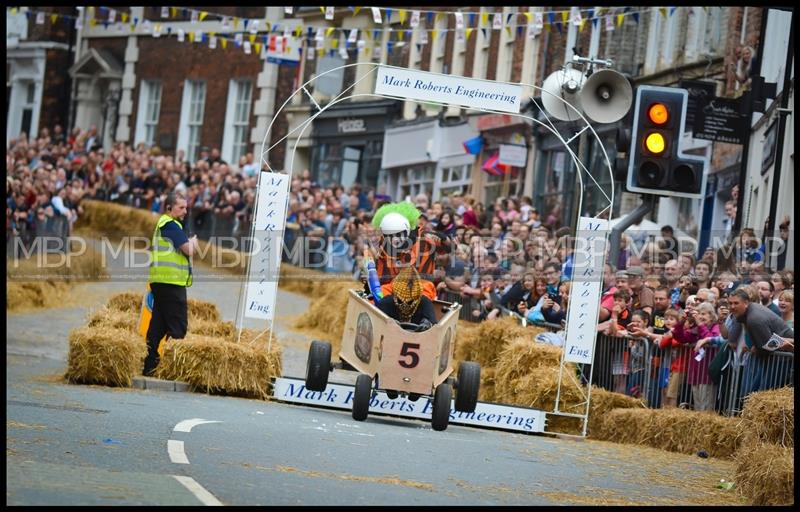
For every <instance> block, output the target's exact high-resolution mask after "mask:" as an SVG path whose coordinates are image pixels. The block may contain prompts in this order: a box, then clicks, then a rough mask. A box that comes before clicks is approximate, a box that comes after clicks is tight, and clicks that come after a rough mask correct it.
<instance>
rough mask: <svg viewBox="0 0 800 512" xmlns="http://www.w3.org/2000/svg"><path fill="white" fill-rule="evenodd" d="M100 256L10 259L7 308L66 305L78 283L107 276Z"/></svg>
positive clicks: (93, 253)
mask: <svg viewBox="0 0 800 512" xmlns="http://www.w3.org/2000/svg"><path fill="white" fill-rule="evenodd" d="M107 275H108V274H107V273H106V271H105V269H104V268H103V267H102V265H101V259H100V255H99V254H98V253H97V251H95V250H94V249H92V248H90V247H87V248H86V250H85V251H83V252H80V253H78V252H76V251H73V252H70V253H69V254H68V255H63V254H47V253H45V254H37V255H36V256H33V257H31V258H24V259H13V258H7V259H6V280H7V283H6V310H9V311H14V310H20V309H31V308H51V307H57V306H62V305H63V304H65V301H66V300H67V297H68V293H69V291H70V290H71V289H72V287H73V285H74V284H75V283H76V282H80V281H87V280H98V279H100V278H103V277H107Z"/></svg>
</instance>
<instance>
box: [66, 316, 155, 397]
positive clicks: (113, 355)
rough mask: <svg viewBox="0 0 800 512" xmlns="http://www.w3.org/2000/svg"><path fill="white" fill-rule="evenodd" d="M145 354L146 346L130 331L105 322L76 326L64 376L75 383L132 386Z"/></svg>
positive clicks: (72, 334) (72, 333)
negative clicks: (102, 323)
mask: <svg viewBox="0 0 800 512" xmlns="http://www.w3.org/2000/svg"><path fill="white" fill-rule="evenodd" d="M146 356H147V345H146V344H145V342H144V340H143V339H142V338H141V337H140V336H139V335H138V334H136V333H133V332H131V331H128V330H125V329H117V328H114V327H107V326H104V325H97V326H94V327H82V328H79V329H74V330H73V331H72V332H70V335H69V355H68V357H67V372H66V374H65V377H66V379H67V380H68V381H69V382H73V383H82V384H102V385H106V386H121V387H130V385H131V383H132V382H133V377H134V376H135V375H140V374H141V372H142V368H143V367H144V358H145V357H146Z"/></svg>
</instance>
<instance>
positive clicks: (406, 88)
mask: <svg viewBox="0 0 800 512" xmlns="http://www.w3.org/2000/svg"><path fill="white" fill-rule="evenodd" d="M375 94H380V95H384V96H395V97H398V98H401V99H405V100H420V101H426V102H438V103H444V104H450V105H461V106H462V107H468V108H481V109H490V110H499V111H502V112H510V113H512V114H519V109H520V98H521V97H522V86H521V85H516V84H508V83H505V82H494V81H490V80H479V79H475V78H467V77H463V76H457V75H440V74H439V73H429V72H427V71H418V70H416V69H406V68H395V67H392V66H380V67H379V68H378V74H377V78H376V80H375Z"/></svg>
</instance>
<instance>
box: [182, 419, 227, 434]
mask: <svg viewBox="0 0 800 512" xmlns="http://www.w3.org/2000/svg"><path fill="white" fill-rule="evenodd" d="M204 423H222V422H221V421H214V420H204V419H202V418H193V419H191V420H183V421H181V422H180V423H178V424H177V425H175V428H173V429H172V431H173V432H191V431H192V428H193V427H196V426H197V425H202V424H204Z"/></svg>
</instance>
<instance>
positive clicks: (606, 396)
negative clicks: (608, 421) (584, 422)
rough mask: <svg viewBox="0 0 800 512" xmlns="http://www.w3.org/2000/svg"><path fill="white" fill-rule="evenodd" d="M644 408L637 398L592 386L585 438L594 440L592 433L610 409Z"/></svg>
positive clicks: (643, 404)
mask: <svg viewBox="0 0 800 512" xmlns="http://www.w3.org/2000/svg"><path fill="white" fill-rule="evenodd" d="M646 408H647V406H646V405H645V403H644V402H643V401H642V400H640V399H638V398H634V397H632V396H628V395H623V394H620V393H614V392H612V391H607V390H605V389H603V388H601V387H597V386H592V396H591V399H590V401H589V425H588V426H587V429H586V431H587V437H591V438H594V435H593V433H594V431H595V430H597V429H598V428H600V423H602V422H603V421H604V420H605V418H606V416H607V415H608V413H609V411H611V410H612V409H646Z"/></svg>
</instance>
